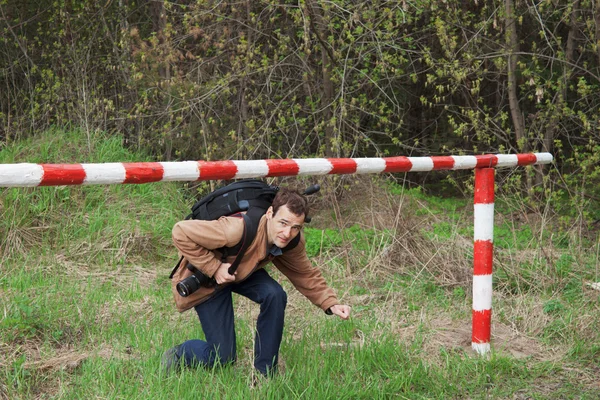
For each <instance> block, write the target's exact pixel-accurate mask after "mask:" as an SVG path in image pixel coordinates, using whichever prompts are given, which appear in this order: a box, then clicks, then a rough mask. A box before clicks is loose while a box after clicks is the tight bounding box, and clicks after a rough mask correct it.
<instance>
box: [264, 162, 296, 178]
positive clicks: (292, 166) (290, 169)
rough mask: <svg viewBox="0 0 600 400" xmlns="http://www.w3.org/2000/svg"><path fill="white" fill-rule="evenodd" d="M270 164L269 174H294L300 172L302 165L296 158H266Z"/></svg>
mask: <svg viewBox="0 0 600 400" xmlns="http://www.w3.org/2000/svg"><path fill="white" fill-rule="evenodd" d="M265 161H266V162H267V165H268V166H269V174H268V175H267V176H294V175H298V172H300V167H299V166H298V164H297V163H296V161H294V160H265Z"/></svg>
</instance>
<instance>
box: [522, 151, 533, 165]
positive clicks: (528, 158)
mask: <svg viewBox="0 0 600 400" xmlns="http://www.w3.org/2000/svg"><path fill="white" fill-rule="evenodd" d="M536 162H537V157H536V156H535V154H532V153H527V154H517V164H518V165H531V164H535V163H536Z"/></svg>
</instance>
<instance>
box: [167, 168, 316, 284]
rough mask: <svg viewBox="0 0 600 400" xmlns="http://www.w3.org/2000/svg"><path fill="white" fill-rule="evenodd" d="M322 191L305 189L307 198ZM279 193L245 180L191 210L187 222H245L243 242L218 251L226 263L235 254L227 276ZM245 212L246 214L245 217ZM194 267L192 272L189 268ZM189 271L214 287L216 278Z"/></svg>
mask: <svg viewBox="0 0 600 400" xmlns="http://www.w3.org/2000/svg"><path fill="white" fill-rule="evenodd" d="M319 189H320V187H319V185H313V186H311V187H310V188H308V189H306V191H305V192H304V194H305V195H308V194H313V193H316V192H317V191H318V190H319ZM278 191H279V187H278V186H272V185H268V184H266V183H265V182H263V181H260V180H257V179H244V180H241V181H237V182H233V183H231V184H229V185H227V186H225V187H222V188H220V189H217V190H215V191H214V192H212V193H210V194H208V195H206V196H205V197H203V198H201V199H200V200H198V201H197V202H196V204H194V206H193V207H192V213H191V214H190V215H188V216H187V217H186V220H187V219H199V220H204V221H211V220H217V219H219V218H221V217H223V216H232V215H236V214H237V215H239V216H240V217H241V218H243V219H244V233H243V235H242V240H241V241H240V242H239V243H238V244H237V245H235V246H234V247H223V248H221V249H218V250H219V252H220V253H221V254H223V259H224V258H226V257H228V256H229V255H233V254H236V258H235V261H234V262H233V263H231V266H230V267H229V269H228V272H229V273H230V274H231V275H233V273H234V272H235V271H236V269H237V267H238V265H239V264H240V262H241V261H242V258H243V257H244V253H245V252H246V250H247V249H248V246H250V244H251V243H252V241H253V240H254V238H255V237H256V232H257V230H258V225H259V223H260V219H261V218H262V216H263V215H264V214H265V213H266V212H267V210H268V209H269V207H270V206H271V203H273V199H274V198H275V195H276V194H277V192H278ZM243 212H245V214H244V213H243ZM305 221H306V222H310V217H308V216H306V217H305ZM299 242H300V235H297V236H296V237H295V238H294V239H293V240H292V241H291V242H290V243H289V244H288V245H287V246H286V247H285V248H283V249H282V251H284V252H286V251H289V250H291V249H293V248H295V247H296V246H297V245H298V243H299ZM181 260H183V256H182V257H181V258H180V259H179V262H178V263H177V265H175V268H174V269H173V271H172V272H171V275H170V276H169V278H173V275H174V274H175V272H176V271H177V268H178V267H179V265H180V264H181ZM190 267H191V268H190ZM188 268H189V269H190V270H192V272H194V274H195V275H196V276H197V277H199V279H200V280H201V281H203V283H204V284H208V285H214V284H215V282H214V278H209V277H207V276H206V275H204V274H202V273H201V272H200V271H199V270H197V269H196V268H195V267H194V266H191V265H188Z"/></svg>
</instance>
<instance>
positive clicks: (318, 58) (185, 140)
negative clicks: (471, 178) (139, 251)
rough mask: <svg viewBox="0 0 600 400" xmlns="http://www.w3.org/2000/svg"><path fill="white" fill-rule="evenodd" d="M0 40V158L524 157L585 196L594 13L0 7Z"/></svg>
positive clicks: (571, 8) (367, 5) (478, 2)
mask: <svg viewBox="0 0 600 400" xmlns="http://www.w3.org/2000/svg"><path fill="white" fill-rule="evenodd" d="M0 29H1V32H2V34H1V36H0V49H1V51H0V66H1V68H0V91H1V92H0V93H2V95H1V96H0V141H1V142H2V143H10V142H12V141H15V140H19V139H22V138H24V137H28V136H31V135H36V134H38V133H39V132H43V131H45V130H46V129H48V127H50V126H64V125H66V124H71V125H74V126H78V127H83V129H84V130H86V131H87V132H88V134H89V132H92V131H95V130H102V131H106V132H113V133H115V134H119V135H122V136H123V137H124V142H125V144H126V145H127V146H131V147H136V148H144V149H146V150H150V151H151V152H152V153H153V154H155V155H156V158H157V159H161V160H183V159H186V160H187V159H204V160H221V159H260V158H273V157H277V158H279V157H281V158H287V157H304V156H311V157H313V156H328V157H348V156H352V157H360V156H384V155H410V156H423V155H446V154H480V153H484V152H499V153H517V152H529V151H536V152H551V153H553V154H554V155H555V157H556V161H557V165H558V166H559V168H567V170H568V171H570V172H573V173H574V174H576V176H577V180H586V181H587V182H590V179H591V180H594V179H597V174H598V157H600V151H599V146H600V140H598V139H599V137H598V136H599V132H600V131H599V129H598V124H599V123H600V115H599V113H600V111H599V108H598V105H599V99H600V94H599V93H598V90H597V89H598V85H599V83H600V47H599V41H600V3H598V2H593V1H581V0H578V1H515V0H506V1H489V0H488V1H485V0H475V1H469V2H462V1H451V0H440V1H378V0H375V1H316V0H306V1H304V0H302V1H299V2H297V1H249V0H248V1H177V2H166V1H162V0H157V1H133V0H108V1H102V2H96V1H69V0H57V1H52V2H39V1H35V0H31V1H29V0H23V1H11V0H2V1H0ZM541 176H542V175H539V176H538V179H537V181H534V182H533V183H534V184H535V183H537V184H540V183H541ZM590 183H591V182H590ZM565 184H566V185H567V186H569V185H568V184H569V182H565ZM596 186H597V185H590V186H589V187H590V190H591V192H589V193H588V194H590V195H591V194H592V192H593V191H594V190H595V189H594V188H595V187H596Z"/></svg>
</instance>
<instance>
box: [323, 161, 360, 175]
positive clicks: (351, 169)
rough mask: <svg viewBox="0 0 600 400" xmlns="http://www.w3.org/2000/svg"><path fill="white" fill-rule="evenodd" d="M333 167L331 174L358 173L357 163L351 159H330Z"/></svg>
mask: <svg viewBox="0 0 600 400" xmlns="http://www.w3.org/2000/svg"><path fill="white" fill-rule="evenodd" d="M327 161H329V162H330V163H331V165H333V169H332V170H331V171H330V172H329V173H330V174H353V173H355V172H356V161H354V160H353V159H351V158H328V159H327Z"/></svg>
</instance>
